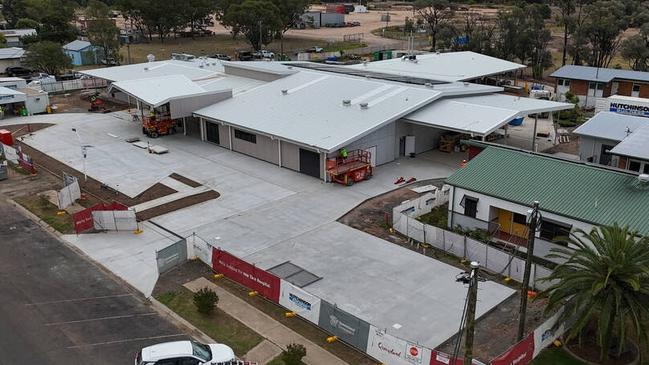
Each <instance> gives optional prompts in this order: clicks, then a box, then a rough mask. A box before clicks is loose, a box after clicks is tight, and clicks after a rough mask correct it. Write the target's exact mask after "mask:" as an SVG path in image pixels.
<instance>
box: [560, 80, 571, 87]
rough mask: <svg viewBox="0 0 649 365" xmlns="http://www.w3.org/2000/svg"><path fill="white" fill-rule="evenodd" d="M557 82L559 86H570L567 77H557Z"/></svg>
mask: <svg viewBox="0 0 649 365" xmlns="http://www.w3.org/2000/svg"><path fill="white" fill-rule="evenodd" d="M557 83H558V84H559V86H570V80H568V79H559V81H558V82H557Z"/></svg>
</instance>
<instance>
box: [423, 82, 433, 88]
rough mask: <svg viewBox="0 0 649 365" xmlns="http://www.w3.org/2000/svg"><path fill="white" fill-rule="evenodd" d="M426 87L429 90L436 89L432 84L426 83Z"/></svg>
mask: <svg viewBox="0 0 649 365" xmlns="http://www.w3.org/2000/svg"><path fill="white" fill-rule="evenodd" d="M424 86H426V87H427V88H430V89H433V88H434V87H435V85H433V84H432V83H430V82H427V83H425V84H424Z"/></svg>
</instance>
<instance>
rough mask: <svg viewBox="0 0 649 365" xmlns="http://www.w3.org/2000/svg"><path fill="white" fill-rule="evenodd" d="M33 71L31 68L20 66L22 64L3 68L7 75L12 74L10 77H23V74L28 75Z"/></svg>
mask: <svg viewBox="0 0 649 365" xmlns="http://www.w3.org/2000/svg"><path fill="white" fill-rule="evenodd" d="M32 72H34V71H33V70H31V69H29V68H27V67H22V66H12V67H7V68H6V69H5V73H6V74H7V76H12V77H24V76H29V75H31V74H32Z"/></svg>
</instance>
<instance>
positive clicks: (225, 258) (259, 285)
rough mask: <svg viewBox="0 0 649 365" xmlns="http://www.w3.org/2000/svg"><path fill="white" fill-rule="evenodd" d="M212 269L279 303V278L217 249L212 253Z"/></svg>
mask: <svg viewBox="0 0 649 365" xmlns="http://www.w3.org/2000/svg"><path fill="white" fill-rule="evenodd" d="M212 269H214V271H216V272H219V273H221V274H223V275H225V276H226V277H228V278H229V279H232V280H234V281H236V282H237V283H239V284H241V285H243V286H245V287H247V288H250V289H252V290H256V291H257V292H258V293H259V294H261V295H263V296H264V297H266V298H268V299H270V300H272V301H274V302H275V303H279V293H280V280H279V278H278V277H277V276H275V275H273V274H271V273H269V272H267V271H265V270H262V269H259V268H257V267H256V266H255V265H252V264H249V263H247V262H245V261H243V260H241V259H239V258H237V257H235V256H232V255H230V254H229V253H227V252H225V251H223V250H219V249H217V248H214V249H213V251H212Z"/></svg>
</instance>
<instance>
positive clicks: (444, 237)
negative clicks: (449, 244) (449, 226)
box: [442, 229, 447, 252]
mask: <svg viewBox="0 0 649 365" xmlns="http://www.w3.org/2000/svg"><path fill="white" fill-rule="evenodd" d="M442 249H443V250H444V252H447V251H446V230H445V229H442Z"/></svg>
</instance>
